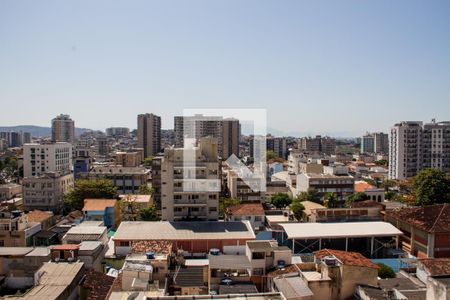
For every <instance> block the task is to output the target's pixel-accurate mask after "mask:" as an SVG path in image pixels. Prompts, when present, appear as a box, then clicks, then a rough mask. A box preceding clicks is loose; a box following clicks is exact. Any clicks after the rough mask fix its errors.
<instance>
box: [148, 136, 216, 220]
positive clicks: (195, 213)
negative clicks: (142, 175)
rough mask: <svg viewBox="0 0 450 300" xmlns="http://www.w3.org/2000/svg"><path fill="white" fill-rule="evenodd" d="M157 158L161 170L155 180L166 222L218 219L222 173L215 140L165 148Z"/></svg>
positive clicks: (207, 139)
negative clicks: (192, 145) (191, 145)
mask: <svg viewBox="0 0 450 300" xmlns="http://www.w3.org/2000/svg"><path fill="white" fill-rule="evenodd" d="M155 161H157V162H158V169H159V172H157V174H155V175H156V176H155V177H156V179H157V180H154V182H153V183H154V186H155V190H156V191H157V194H158V195H159V197H160V201H161V217H162V220H163V221H180V220H217V219H218V216H219V215H218V213H219V191H220V176H221V175H220V161H219V157H218V143H217V140H216V139H214V138H211V137H206V138H201V139H200V140H199V145H198V147H194V148H190V149H184V148H172V149H165V150H164V155H163V156H162V157H158V159H156V160H155ZM159 197H158V199H159Z"/></svg>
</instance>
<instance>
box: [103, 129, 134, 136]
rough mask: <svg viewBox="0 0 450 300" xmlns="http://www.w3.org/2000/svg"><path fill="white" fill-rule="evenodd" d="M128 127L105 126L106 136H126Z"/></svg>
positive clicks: (128, 133)
mask: <svg viewBox="0 0 450 300" xmlns="http://www.w3.org/2000/svg"><path fill="white" fill-rule="evenodd" d="M129 135H130V129H129V128H127V127H110V128H106V136H107V137H113V138H121V137H128V136H129Z"/></svg>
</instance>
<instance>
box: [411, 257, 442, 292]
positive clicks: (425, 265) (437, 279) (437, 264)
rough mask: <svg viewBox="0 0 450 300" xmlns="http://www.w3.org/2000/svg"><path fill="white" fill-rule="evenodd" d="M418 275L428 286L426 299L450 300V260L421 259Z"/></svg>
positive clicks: (418, 264) (418, 265)
mask: <svg viewBox="0 0 450 300" xmlns="http://www.w3.org/2000/svg"><path fill="white" fill-rule="evenodd" d="M416 274H417V278H419V279H420V280H421V281H422V282H423V283H425V284H426V299H433V300H434V299H435V300H447V299H450V280H449V277H450V258H434V259H420V260H419V262H418V263H417V271H416Z"/></svg>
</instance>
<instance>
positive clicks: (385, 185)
mask: <svg viewBox="0 0 450 300" xmlns="http://www.w3.org/2000/svg"><path fill="white" fill-rule="evenodd" d="M396 185H397V182H396V181H395V180H393V179H386V180H384V181H383V182H382V183H381V187H382V188H384V190H385V191H386V192H388V191H389V190H390V189H391V188H393V187H395V186H396Z"/></svg>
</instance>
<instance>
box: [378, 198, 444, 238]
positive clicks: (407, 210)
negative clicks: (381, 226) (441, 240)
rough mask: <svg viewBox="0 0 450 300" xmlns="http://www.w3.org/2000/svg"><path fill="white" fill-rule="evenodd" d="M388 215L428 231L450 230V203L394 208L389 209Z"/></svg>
mask: <svg viewBox="0 0 450 300" xmlns="http://www.w3.org/2000/svg"><path fill="white" fill-rule="evenodd" d="M386 217H393V218H395V219H399V220H400V221H403V222H406V223H408V224H411V225H413V226H414V227H416V228H419V229H421V230H424V231H426V232H450V205H449V204H438V205H429V206H423V207H404V208H400V209H394V210H390V211H387V212H386Z"/></svg>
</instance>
